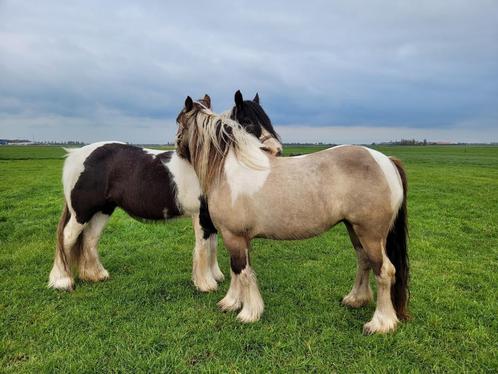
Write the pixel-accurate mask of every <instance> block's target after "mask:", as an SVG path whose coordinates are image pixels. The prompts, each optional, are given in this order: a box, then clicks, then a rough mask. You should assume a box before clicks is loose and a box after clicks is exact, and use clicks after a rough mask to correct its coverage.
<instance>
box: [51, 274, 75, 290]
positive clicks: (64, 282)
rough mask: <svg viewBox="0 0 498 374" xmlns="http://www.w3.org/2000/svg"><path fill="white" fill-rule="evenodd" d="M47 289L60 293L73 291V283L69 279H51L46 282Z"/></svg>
mask: <svg viewBox="0 0 498 374" xmlns="http://www.w3.org/2000/svg"><path fill="white" fill-rule="evenodd" d="M48 287H49V288H54V289H56V290H61V291H69V292H71V291H74V281H73V280H72V279H71V278H70V277H64V278H57V279H51V280H50V281H49V282H48Z"/></svg>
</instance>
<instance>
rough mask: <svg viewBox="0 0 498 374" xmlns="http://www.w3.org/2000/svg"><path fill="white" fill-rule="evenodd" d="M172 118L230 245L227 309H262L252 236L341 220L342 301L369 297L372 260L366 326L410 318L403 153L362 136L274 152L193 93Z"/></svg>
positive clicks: (319, 227) (250, 316) (282, 234)
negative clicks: (353, 271)
mask: <svg viewBox="0 0 498 374" xmlns="http://www.w3.org/2000/svg"><path fill="white" fill-rule="evenodd" d="M177 122H178V125H179V129H178V133H177V153H178V155H179V156H180V157H183V158H184V159H185V160H186V161H188V162H190V163H192V166H193V168H194V170H195V172H196V173H197V176H198V178H199V182H200V185H201V188H202V189H203V193H205V194H206V195H207V198H208V203H209V212H210V215H211V218H212V221H213V223H214V225H215V227H216V228H217V229H218V230H219V232H220V234H221V235H222V236H223V241H224V243H225V246H226V248H227V249H228V251H229V253H230V265H231V283H230V289H229V290H228V293H227V294H226V296H225V298H223V299H222V300H221V301H220V303H219V305H220V307H221V308H222V309H223V310H227V311H235V310H239V309H241V311H240V313H239V314H238V319H239V320H241V321H242V322H253V321H257V320H258V319H259V318H260V316H261V314H262V313H263V309H264V304H263V299H262V298H261V295H260V292H259V288H258V285H257V282H256V274H255V273H254V271H253V270H252V268H251V266H250V257H249V249H250V242H251V240H252V239H253V238H255V237H260V238H269V239H280V240H281V239H304V238H309V237H313V236H316V235H319V234H321V233H323V232H324V231H326V230H328V229H330V228H331V227H332V226H334V225H336V224H337V223H339V222H344V223H345V225H346V227H347V229H348V232H349V235H350V238H351V242H352V244H353V247H354V248H355V250H356V254H357V259H358V269H357V275H356V280H355V283H354V285H353V288H352V290H351V292H350V293H349V294H348V295H346V296H345V297H344V298H343V303H344V304H345V305H348V306H351V307H360V306H363V305H365V304H367V303H369V302H370V300H371V299H372V291H371V289H370V285H369V280H368V278H369V272H370V270H372V271H373V273H374V274H375V278H376V281H377V307H376V310H375V313H374V315H373V317H372V320H371V321H370V322H368V323H366V324H365V325H364V331H365V333H376V332H378V333H383V332H388V331H391V330H394V329H395V328H396V325H397V323H398V321H399V320H402V319H405V318H407V315H408V311H407V304H408V271H409V268H408V255H407V241H406V238H407V224H406V217H407V209H406V189H407V183H406V176H405V171H404V169H403V167H402V166H401V163H400V162H399V161H397V160H395V159H392V158H389V157H387V156H385V155H383V154H382V153H380V152H377V151H375V150H372V149H368V148H366V147H359V146H338V147H334V148H330V149H327V150H324V151H321V152H316V153H313V154H310V155H304V156H297V157H274V156H272V155H270V154H268V153H265V152H263V151H262V150H261V146H262V145H261V143H260V141H259V140H258V139H257V138H255V137H253V136H250V135H249V134H248V133H247V132H246V131H245V130H244V128H243V127H242V126H240V125H239V124H238V123H236V122H234V121H231V120H230V119H226V118H222V117H220V116H218V115H216V114H214V113H213V112H212V111H211V110H209V109H207V108H206V107H205V106H204V105H202V104H201V103H194V102H193V101H192V99H190V97H188V98H187V100H186V101H185V108H184V109H183V111H182V112H181V113H180V114H179V116H178V119H177Z"/></svg>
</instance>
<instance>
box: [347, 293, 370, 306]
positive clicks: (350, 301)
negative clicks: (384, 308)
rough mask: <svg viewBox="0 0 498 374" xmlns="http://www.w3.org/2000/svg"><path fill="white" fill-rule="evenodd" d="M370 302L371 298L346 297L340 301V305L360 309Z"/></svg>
mask: <svg viewBox="0 0 498 374" xmlns="http://www.w3.org/2000/svg"><path fill="white" fill-rule="evenodd" d="M370 300H371V297H366V298H360V297H355V296H353V295H350V294H348V295H346V296H344V298H343V299H342V301H341V304H342V305H345V306H347V307H349V308H361V307H362V306H365V305H367V304H368V303H369V302H370Z"/></svg>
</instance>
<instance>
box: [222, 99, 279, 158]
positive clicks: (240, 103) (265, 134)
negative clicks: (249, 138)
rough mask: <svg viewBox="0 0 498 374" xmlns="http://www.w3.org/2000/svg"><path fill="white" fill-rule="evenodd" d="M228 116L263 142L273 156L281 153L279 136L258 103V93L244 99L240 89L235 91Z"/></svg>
mask: <svg viewBox="0 0 498 374" xmlns="http://www.w3.org/2000/svg"><path fill="white" fill-rule="evenodd" d="M230 118H231V119H233V120H235V121H237V122H238V123H240V124H241V125H242V127H244V129H245V130H246V131H247V132H248V133H250V134H253V135H254V136H255V137H257V138H258V139H259V140H260V141H261V143H263V144H264V146H265V150H266V151H268V152H270V153H271V154H273V155H275V156H280V155H281V154H282V144H281V143H280V137H279V136H278V134H277V133H276V131H275V129H274V128H273V126H272V124H271V121H270V118H269V117H268V116H267V115H266V113H265V111H264V110H263V108H262V107H261V105H259V95H258V94H256V96H255V97H254V99H253V100H252V101H251V100H245V101H244V99H243V97H242V94H241V92H240V91H237V92H236V93H235V106H234V107H233V108H232V111H231V112H230Z"/></svg>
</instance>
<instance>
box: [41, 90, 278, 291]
mask: <svg viewBox="0 0 498 374" xmlns="http://www.w3.org/2000/svg"><path fill="white" fill-rule="evenodd" d="M201 102H202V103H203V104H204V105H205V106H206V107H207V108H210V107H211V100H210V98H209V96H207V95H206V96H205V97H204V99H203V100H201ZM225 116H226V117H230V118H232V119H234V120H236V121H238V122H239V123H240V124H241V125H242V126H243V127H244V128H246V129H247V131H248V132H249V133H251V134H253V135H254V136H256V137H258V138H259V139H260V140H262V143H264V145H262V147H264V148H265V149H266V151H268V152H270V153H273V154H280V153H281V151H282V145H281V144H280V141H279V137H278V135H277V133H276V132H275V130H274V129H273V126H272V124H271V121H270V119H269V118H268V116H267V115H266V113H265V112H264V110H263V108H262V107H261V106H260V105H259V96H258V95H256V97H255V98H254V99H253V100H252V101H244V100H243V97H242V94H241V93H240V91H237V93H236V94H235V106H234V107H233V108H232V110H231V111H228V112H226V113H225ZM62 182H63V188H64V198H65V205H64V210H63V213H62V216H61V219H60V222H59V225H58V229H57V246H56V254H55V259H54V266H53V268H52V271H51V273H50V276H49V283H48V285H49V287H53V288H56V289H61V290H72V289H73V288H74V279H73V275H72V269H71V268H72V267H77V268H78V270H79V278H80V279H82V280H86V281H100V280H104V279H107V278H108V277H109V273H108V272H107V270H106V269H105V268H104V267H103V265H102V264H101V262H100V259H99V255H98V251H97V246H98V242H99V239H100V237H101V235H102V232H103V230H104V228H105V226H106V224H107V222H108V220H109V218H110V216H111V214H112V213H113V211H114V210H115V209H116V208H117V207H119V208H122V209H123V210H124V211H126V212H127V213H128V214H129V215H130V216H132V217H135V218H138V219H142V220H152V221H163V220H168V219H170V218H175V217H179V216H192V221H193V226H194V232H195V239H196V244H195V248H194V258H193V271H192V279H193V281H194V284H195V286H196V287H197V288H198V289H199V290H200V291H211V290H215V289H216V288H217V281H218V282H219V281H222V280H223V273H222V272H221V271H220V269H219V267H218V261H217V257H216V231H215V229H214V228H213V227H212V224H211V222H210V219H209V216H208V213H207V209H206V208H205V204H206V202H205V200H203V198H202V194H201V189H200V186H199V181H198V179H197V176H196V174H195V172H194V170H193V168H192V166H191V165H190V163H188V162H187V161H185V160H184V159H182V158H181V157H178V155H177V153H176V152H175V151H158V150H152V149H145V148H139V147H135V146H132V145H128V144H124V143H120V142H100V143H94V144H90V145H87V146H84V147H82V148H78V149H70V150H68V155H67V158H66V161H65V163H64V168H63V175H62ZM201 206H202V207H203V212H204V214H203V217H201V218H203V219H201V222H202V221H204V222H205V223H204V228H203V229H202V228H201V224H200V222H199V209H200V208H201Z"/></svg>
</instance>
